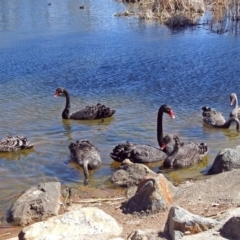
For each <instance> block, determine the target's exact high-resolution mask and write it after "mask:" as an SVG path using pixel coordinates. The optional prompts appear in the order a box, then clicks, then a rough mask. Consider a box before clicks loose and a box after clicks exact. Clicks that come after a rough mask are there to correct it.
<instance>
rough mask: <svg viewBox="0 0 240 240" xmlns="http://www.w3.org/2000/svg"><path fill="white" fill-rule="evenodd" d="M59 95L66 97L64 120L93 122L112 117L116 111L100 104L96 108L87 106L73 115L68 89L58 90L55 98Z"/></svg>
mask: <svg viewBox="0 0 240 240" xmlns="http://www.w3.org/2000/svg"><path fill="white" fill-rule="evenodd" d="M59 95H65V96H66V106H65V108H64V110H63V112H62V118H63V119H75V120H93V119H102V118H108V117H111V116H112V115H113V114H114V113H115V112H116V110H112V109H110V108H109V107H106V106H104V105H102V104H100V103H98V104H97V105H96V106H86V107H85V108H82V109H79V110H77V111H75V112H73V113H70V108H71V106H70V96H69V93H68V91H67V90H66V89H64V88H62V87H60V88H57V90H56V92H55V94H54V97H57V96H59Z"/></svg>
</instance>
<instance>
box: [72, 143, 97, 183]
mask: <svg viewBox="0 0 240 240" xmlns="http://www.w3.org/2000/svg"><path fill="white" fill-rule="evenodd" d="M68 148H69V150H70V153H71V159H72V160H73V161H74V162H76V163H78V164H79V165H80V166H81V167H83V172H84V176H85V179H84V183H85V184H88V182H89V172H88V169H90V170H92V169H96V168H97V167H98V166H99V165H100V164H101V157H100V154H99V150H98V149H97V148H96V147H95V146H94V145H92V144H91V143H90V142H89V141H88V140H82V141H76V143H71V144H70V145H69V146H68Z"/></svg>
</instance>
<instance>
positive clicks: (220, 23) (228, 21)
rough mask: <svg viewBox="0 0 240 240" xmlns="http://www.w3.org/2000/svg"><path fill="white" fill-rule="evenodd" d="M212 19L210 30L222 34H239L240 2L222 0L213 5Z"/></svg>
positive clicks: (239, 0) (237, 0)
mask: <svg viewBox="0 0 240 240" xmlns="http://www.w3.org/2000/svg"><path fill="white" fill-rule="evenodd" d="M211 12H212V18H211V21H210V29H211V30H212V31H214V32H216V33H219V34H222V33H226V32H230V33H232V34H234V35H237V34H239V29H240V0H221V1H217V2H215V3H214V4H212V5H211Z"/></svg>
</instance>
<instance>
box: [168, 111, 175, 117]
mask: <svg viewBox="0 0 240 240" xmlns="http://www.w3.org/2000/svg"><path fill="white" fill-rule="evenodd" d="M169 115H170V117H171V118H173V119H174V118H175V115H174V113H173V111H172V110H170V111H169Z"/></svg>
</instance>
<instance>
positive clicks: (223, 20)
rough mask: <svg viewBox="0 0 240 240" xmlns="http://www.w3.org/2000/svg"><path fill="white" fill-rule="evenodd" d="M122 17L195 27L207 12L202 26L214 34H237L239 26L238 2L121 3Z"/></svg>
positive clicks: (137, 0)
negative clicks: (136, 17)
mask: <svg viewBox="0 0 240 240" xmlns="http://www.w3.org/2000/svg"><path fill="white" fill-rule="evenodd" d="M122 1H123V3H125V4H126V6H127V10H126V12H125V13H122V14H117V16H131V15H135V16H138V17H139V18H141V19H146V20H152V19H154V20H158V21H160V22H161V23H165V24H167V25H168V26H169V27H179V26H180V27H182V26H183V27H184V26H191V25H195V24H199V23H198V20H199V19H200V18H201V17H202V16H203V15H204V13H205V12H206V11H208V13H209V14H208V16H207V17H205V19H204V23H202V24H209V25H210V28H211V29H212V30H213V31H216V32H217V33H223V32H226V31H230V30H231V31H232V32H234V31H238V29H239V27H240V24H239V22H240V21H239V20H240V0H213V1H211V0H122Z"/></svg>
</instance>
